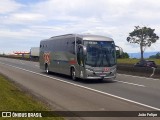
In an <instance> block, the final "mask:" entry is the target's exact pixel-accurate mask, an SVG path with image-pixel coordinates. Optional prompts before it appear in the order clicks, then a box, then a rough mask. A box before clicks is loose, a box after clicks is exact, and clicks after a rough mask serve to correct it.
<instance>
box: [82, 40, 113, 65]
mask: <svg viewBox="0 0 160 120" xmlns="http://www.w3.org/2000/svg"><path fill="white" fill-rule="evenodd" d="M84 46H86V47H87V55H86V60H85V65H88V66H91V67H112V66H114V65H115V64H116V50H115V44H114V42H113V41H90V40H89V41H84Z"/></svg>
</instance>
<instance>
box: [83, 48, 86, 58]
mask: <svg viewBox="0 0 160 120" xmlns="http://www.w3.org/2000/svg"><path fill="white" fill-rule="evenodd" d="M83 55H84V56H86V55H87V48H86V46H83Z"/></svg>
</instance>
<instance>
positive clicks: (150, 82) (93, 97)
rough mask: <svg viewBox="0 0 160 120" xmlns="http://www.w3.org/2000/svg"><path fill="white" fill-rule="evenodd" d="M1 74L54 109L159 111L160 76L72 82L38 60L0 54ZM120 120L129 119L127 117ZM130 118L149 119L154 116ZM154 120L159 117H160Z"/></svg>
mask: <svg viewBox="0 0 160 120" xmlns="http://www.w3.org/2000/svg"><path fill="white" fill-rule="evenodd" d="M0 73H2V74H4V75H6V76H8V77H9V78H10V79H11V80H13V81H15V82H16V83H18V84H19V85H21V86H22V87H23V88H25V89H27V90H28V91H29V92H30V93H32V94H34V95H35V96H37V97H39V98H41V99H43V100H45V101H47V102H48V103H49V105H50V106H51V108H52V109H54V110H66V111H157V110H158V111H160V102H159V101H160V87H159V86H160V79H152V78H144V77H135V76H130V75H122V74H118V75H117V78H116V80H115V81H108V80H105V81H104V82H98V81H95V80H94V81H91V80H90V81H85V80H79V81H72V80H71V79H70V78H69V77H68V76H62V75H57V74H50V75H47V74H45V73H44V71H42V70H40V69H39V63H37V62H30V61H23V60H16V59H8V58H1V57H0ZM126 114H127V113H126ZM81 118H83V119H87V120H93V119H100V120H101V119H104V120H106V119H109V120H119V119H120V118H117V117H112V118H106V117H105V118H104V117H101V118H92V117H85V116H83V117H81ZM69 119H70V118H69ZM74 119H75V118H74ZM76 119H78V118H76ZM121 119H123V120H128V118H121ZM129 119H135V120H139V119H140V120H143V119H145V120H146V119H148V120H150V119H151V118H143V117H142V118H141V117H137V118H129ZM155 119H157V120H158V118H155Z"/></svg>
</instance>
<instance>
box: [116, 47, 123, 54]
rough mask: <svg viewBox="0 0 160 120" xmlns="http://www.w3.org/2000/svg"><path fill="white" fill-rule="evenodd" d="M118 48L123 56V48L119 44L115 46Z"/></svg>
mask: <svg viewBox="0 0 160 120" xmlns="http://www.w3.org/2000/svg"><path fill="white" fill-rule="evenodd" d="M115 47H117V48H118V51H119V57H121V56H122V55H123V49H122V48H121V47H119V46H115Z"/></svg>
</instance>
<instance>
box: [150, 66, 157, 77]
mask: <svg viewBox="0 0 160 120" xmlns="http://www.w3.org/2000/svg"><path fill="white" fill-rule="evenodd" d="M152 69H153V72H152V74H151V75H150V77H152V76H153V75H154V72H155V70H156V68H154V67H152Z"/></svg>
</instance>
